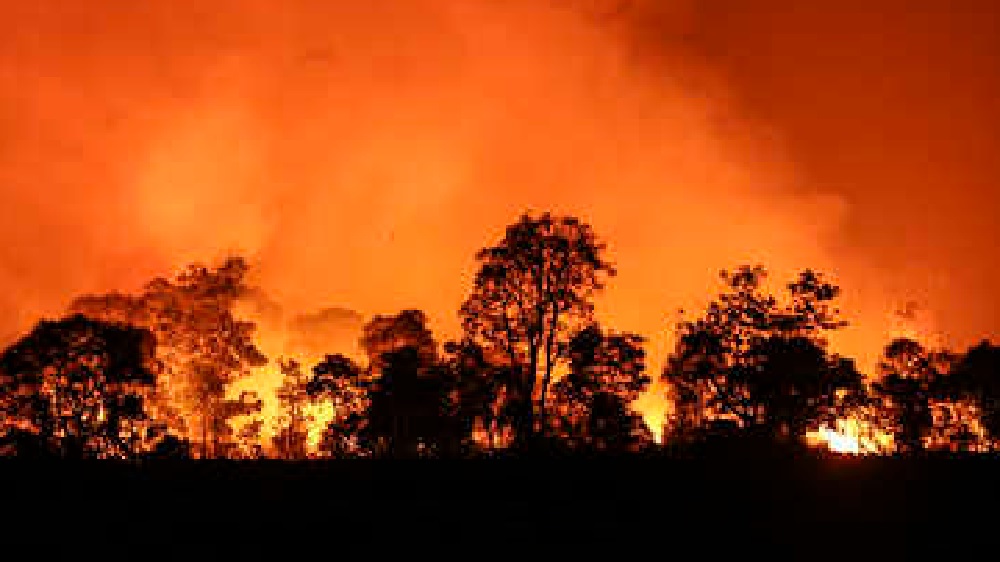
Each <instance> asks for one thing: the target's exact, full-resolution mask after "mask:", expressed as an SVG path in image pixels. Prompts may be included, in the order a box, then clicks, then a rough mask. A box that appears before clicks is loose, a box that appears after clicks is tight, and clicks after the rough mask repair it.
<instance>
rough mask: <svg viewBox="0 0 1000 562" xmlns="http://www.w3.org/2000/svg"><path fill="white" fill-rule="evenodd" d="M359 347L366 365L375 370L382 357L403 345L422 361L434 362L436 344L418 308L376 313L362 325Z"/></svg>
mask: <svg viewBox="0 0 1000 562" xmlns="http://www.w3.org/2000/svg"><path fill="white" fill-rule="evenodd" d="M359 343H360V345H361V349H362V350H364V352H365V354H366V355H367V356H368V364H369V366H370V367H371V369H372V370H373V371H374V372H375V373H378V372H379V371H381V369H382V366H383V365H382V361H383V358H384V357H385V356H386V355H387V354H390V353H392V352H394V351H397V350H399V349H402V348H404V347H412V348H413V349H415V350H416V351H417V353H418V354H419V356H420V360H421V361H422V362H424V363H425V364H428V365H429V364H432V363H435V362H436V361H437V343H436V342H435V341H434V335H433V334H432V333H431V331H430V329H429V328H428V327H427V315H426V314H424V312H423V311H421V310H412V309H411V310H403V311H400V312H399V313H398V314H394V315H377V316H375V317H373V318H372V319H371V320H369V321H368V322H367V323H366V324H365V325H364V327H363V328H362V336H361V340H360V342H359Z"/></svg>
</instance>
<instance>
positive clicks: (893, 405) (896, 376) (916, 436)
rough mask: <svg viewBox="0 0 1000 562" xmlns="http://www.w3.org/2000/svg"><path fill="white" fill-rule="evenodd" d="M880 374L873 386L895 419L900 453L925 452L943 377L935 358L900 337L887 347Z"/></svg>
mask: <svg viewBox="0 0 1000 562" xmlns="http://www.w3.org/2000/svg"><path fill="white" fill-rule="evenodd" d="M879 375H880V376H879V380H878V382H876V383H875V384H874V385H873V386H874V388H875V389H876V391H877V393H878V394H879V396H880V397H881V398H882V399H883V401H884V403H883V407H884V408H885V410H886V412H887V413H888V414H889V416H890V417H891V419H892V420H893V425H894V427H893V430H894V436H895V441H896V448H897V450H898V451H899V452H901V453H906V454H913V453H917V452H920V451H922V450H923V449H924V443H923V441H924V437H925V436H926V435H927V433H928V432H929V431H930V430H931V428H932V427H933V421H934V420H933V416H932V414H931V398H932V396H931V392H932V387H933V386H934V385H935V384H936V382H937V380H938V378H939V376H940V375H941V373H940V372H939V371H938V369H937V368H936V365H935V361H934V357H933V355H932V354H931V353H929V352H928V350H926V349H925V348H924V347H923V346H922V345H921V344H920V343H919V342H916V341H914V340H911V339H907V338H897V339H895V340H893V341H892V342H890V343H889V344H888V345H887V346H886V347H885V351H884V352H883V356H882V361H881V362H880V363H879Z"/></svg>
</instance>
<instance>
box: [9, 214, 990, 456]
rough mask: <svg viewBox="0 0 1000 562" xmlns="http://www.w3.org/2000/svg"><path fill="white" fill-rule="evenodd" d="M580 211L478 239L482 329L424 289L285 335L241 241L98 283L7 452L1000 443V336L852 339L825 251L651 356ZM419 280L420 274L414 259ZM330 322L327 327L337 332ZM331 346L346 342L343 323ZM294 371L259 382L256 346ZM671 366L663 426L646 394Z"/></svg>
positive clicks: (745, 275) (23, 351) (58, 327)
mask: <svg viewBox="0 0 1000 562" xmlns="http://www.w3.org/2000/svg"><path fill="white" fill-rule="evenodd" d="M606 253H607V251H606V245H605V243H604V241H603V240H602V238H601V237H600V236H599V235H598V234H597V233H595V232H594V230H593V229H592V227H591V226H590V225H588V224H587V223H586V222H584V221H583V220H581V219H579V218H577V217H572V216H559V215H553V214H551V213H539V214H529V213H525V214H522V215H521V216H520V217H518V218H517V220H516V221H515V222H513V223H512V224H510V225H509V226H507V227H506V231H505V233H504V236H503V238H502V239H500V240H495V241H493V242H492V243H491V245H488V246H486V247H484V248H483V249H482V250H480V251H479V252H478V253H477V254H476V255H475V256H474V258H475V260H476V263H477V270H476V274H475V278H474V283H473V285H472V286H471V287H470V288H469V292H468V296H467V298H466V299H465V301H464V302H462V303H456V305H457V306H456V309H457V313H458V316H459V319H460V321H461V326H462V335H461V337H460V338H455V339H453V340H452V339H449V340H448V341H439V338H438V337H436V335H435V334H434V333H433V332H432V330H431V329H430V328H429V326H428V318H427V316H426V315H425V313H424V312H422V311H420V310H416V309H409V310H401V311H399V312H398V313H396V314H391V315H374V316H373V317H371V318H369V319H368V320H367V321H366V322H364V323H363V325H362V326H361V327H360V330H358V333H357V349H360V350H361V352H362V353H361V356H360V357H359V356H358V355H357V354H355V355H354V356H352V354H350V353H348V352H345V350H344V349H338V348H335V342H328V343H327V345H329V346H330V347H329V348H328V349H326V350H325V352H323V353H322V354H321V355H320V356H319V357H316V358H315V359H309V358H306V359H303V358H302V357H295V356H292V355H289V356H279V357H268V356H266V355H265V353H264V352H263V351H262V350H261V348H260V347H259V345H258V343H257V335H258V334H257V325H256V324H255V322H254V321H253V320H251V319H248V318H246V317H245V316H243V315H241V312H240V310H241V309H240V305H241V303H243V302H246V301H247V300H249V299H253V298H254V296H255V295H257V294H258V291H257V288H256V287H254V286H253V285H252V284H251V283H250V281H249V279H250V275H249V274H250V265H249V262H248V261H247V260H246V259H245V258H243V257H240V256H232V257H229V258H228V259H225V260H223V261H222V262H220V263H216V264H212V265H210V266H208V265H204V264H192V265H190V266H188V267H186V268H185V269H183V270H182V271H180V272H179V273H177V274H176V275H174V276H172V277H168V278H166V277H165V278H157V279H154V280H152V281H150V282H149V283H147V284H146V286H145V287H144V289H143V290H142V292H140V293H138V294H124V293H112V294H98V295H82V296H79V297H78V298H76V299H75V300H74V301H73V302H72V303H71V304H70V306H69V307H68V309H67V310H66V313H65V316H64V317H62V318H58V319H43V320H40V321H39V322H38V323H37V325H36V326H35V327H34V329H32V330H31V331H30V332H29V333H27V334H25V335H23V337H21V338H20V339H19V340H17V341H16V342H14V343H12V344H11V345H10V346H9V347H7V349H5V350H4V351H3V353H2V355H0V454H2V455H4V456H11V457H19V458H30V459H118V460H129V461H137V462H145V461H153V460H156V459H174V460H177V459H229V460H244V461H250V460H255V459H257V460H261V459H283V460H307V459H315V460H321V459H344V458H366V457H371V458H393V459H409V458H423V457H430V458H489V457H515V458H520V457H533V458H534V457H537V458H552V457H562V458H580V457H587V458H592V457H593V458H596V457H623V456H624V457H636V458H650V457H658V458H685V457H687V458H703V457H711V456H712V455H713V454H716V453H719V452H739V453H740V454H752V455H758V456H759V455H766V454H769V452H779V451H780V452H794V454H796V455H807V456H813V457H830V456H842V455H857V456H861V455H883V456H896V457H915V456H920V457H927V456H934V455H939V456H940V455H945V456H954V455H968V454H976V453H992V452H994V451H995V450H996V441H995V439H994V436H995V435H998V434H1000V346H997V345H994V344H992V343H990V342H988V341H984V342H982V343H981V344H979V345H976V346H973V347H972V348H970V349H967V350H960V351H951V350H946V349H932V348H928V347H925V346H924V345H923V344H921V343H920V342H917V341H913V340H909V339H896V340H893V341H888V342H885V345H884V351H883V353H882V357H881V360H880V362H879V365H878V369H877V372H871V373H862V372H859V369H858V367H857V365H856V363H855V361H853V360H852V359H851V358H849V357H843V356H840V355H838V354H837V353H834V352H833V351H831V350H830V348H829V345H828V342H827V336H828V335H829V334H830V333H832V331H834V330H839V329H842V328H844V327H845V326H847V321H845V320H844V319H843V318H841V314H840V311H839V310H838V307H837V301H838V295H839V294H840V287H838V286H837V285H836V284H834V283H832V282H830V281H829V280H828V279H827V277H826V276H825V275H824V274H823V273H821V272H818V271H814V270H811V269H808V268H804V269H802V270H801V272H800V273H799V274H798V275H797V277H795V278H794V279H788V280H785V283H784V291H782V292H780V293H778V294H771V293H770V292H768V291H766V290H765V289H764V286H763V281H764V280H765V279H766V277H767V275H768V271H767V269H766V267H765V266H763V265H757V264H748V265H737V266H736V267H734V268H731V269H727V270H724V271H722V272H721V273H720V282H721V287H722V290H721V291H720V292H719V294H718V295H717V296H716V298H714V299H712V300H711V301H710V302H708V303H706V306H705V307H704V310H702V311H701V312H700V314H699V315H698V316H697V317H696V318H693V319H690V320H688V321H684V322H682V323H679V324H678V325H676V326H671V327H669V328H670V329H673V330H675V334H676V337H675V341H676V344H675V347H674V349H673V350H672V352H671V353H670V356H669V358H668V360H667V361H666V362H665V366H664V367H663V369H662V372H658V373H650V372H648V371H647V365H646V357H647V355H646V354H647V350H645V349H644V343H645V338H644V337H643V336H642V335H641V334H636V333H632V332H628V331H619V330H617V329H616V328H615V327H614V326H606V325H603V324H602V323H601V322H600V321H598V320H597V319H596V316H595V313H594V299H595V297H596V296H597V295H598V294H599V293H600V292H601V291H602V290H603V289H604V288H605V287H606V286H607V284H608V283H609V282H610V281H611V280H612V279H613V277H614V276H615V273H616V272H615V267H614V264H613V256H608V255H606ZM400 282H404V283H405V280H400ZM314 339H315V338H314ZM319 339H320V343H319V345H323V344H324V342H322V337H319ZM261 368H268V369H271V370H273V371H274V372H275V373H278V374H279V379H278V380H279V384H277V385H276V387H275V388H249V389H247V386H246V385H244V386H243V387H242V388H241V387H240V386H239V383H240V381H241V380H246V378H247V377H248V376H249V375H250V373H251V372H252V371H253V370H254V369H261ZM654 378H655V379H658V380H657V381H655V382H657V383H659V385H658V388H662V389H665V390H664V391H663V394H664V400H666V401H668V403H669V406H670V407H669V408H668V409H667V411H668V415H667V416H666V417H665V418H664V421H663V427H655V428H651V427H649V423H648V422H647V421H646V420H645V419H644V418H643V416H642V415H641V414H640V413H639V412H637V411H636V409H635V407H634V402H635V400H636V399H637V398H638V397H639V396H640V395H641V394H642V393H644V392H647V391H648V390H649V388H650V386H651V384H652V383H653V382H654Z"/></svg>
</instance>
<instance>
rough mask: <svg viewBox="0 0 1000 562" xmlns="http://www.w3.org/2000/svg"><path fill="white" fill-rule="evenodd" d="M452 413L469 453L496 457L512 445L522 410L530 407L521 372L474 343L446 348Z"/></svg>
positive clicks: (453, 344) (451, 343)
mask: <svg viewBox="0 0 1000 562" xmlns="http://www.w3.org/2000/svg"><path fill="white" fill-rule="evenodd" d="M445 354H446V355H445V360H444V362H443V366H444V368H445V369H446V370H447V372H448V376H449V377H450V380H451V388H450V392H449V398H450V402H449V404H450V411H451V415H452V416H453V418H454V419H455V420H456V423H457V424H458V431H459V433H460V434H461V436H462V445H463V446H464V448H465V449H466V450H475V449H478V450H481V451H486V452H488V453H494V452H496V451H497V450H499V449H504V448H506V447H507V446H509V445H510V442H509V441H510V440H509V437H510V435H511V434H512V433H511V432H512V430H513V428H514V426H515V423H516V420H517V419H519V418H521V417H523V416H522V410H521V409H522V408H523V407H524V406H525V405H530V401H529V400H528V399H527V396H528V394H527V392H526V389H525V388H524V384H523V378H522V377H521V376H519V370H518V369H516V368H514V367H512V366H511V365H509V364H508V363H507V362H506V361H504V358H503V357H502V356H497V355H496V354H491V353H490V350H488V349H486V348H484V347H483V346H481V345H480V344H478V343H476V342H474V341H471V340H467V339H466V340H462V341H458V342H448V343H446V344H445Z"/></svg>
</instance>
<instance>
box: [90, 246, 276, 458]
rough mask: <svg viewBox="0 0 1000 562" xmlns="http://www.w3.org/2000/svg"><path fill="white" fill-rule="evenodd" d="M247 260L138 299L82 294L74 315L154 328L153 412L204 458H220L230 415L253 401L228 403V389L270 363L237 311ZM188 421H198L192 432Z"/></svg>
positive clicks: (169, 282)
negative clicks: (158, 368) (158, 370)
mask: <svg viewBox="0 0 1000 562" xmlns="http://www.w3.org/2000/svg"><path fill="white" fill-rule="evenodd" d="M247 272H248V266H247V264H246V261H245V260H243V259H242V258H237V257H233V258H229V259H227V260H225V261H224V262H223V263H222V264H221V265H219V266H218V267H216V268H208V267H205V266H203V265H199V264H193V265H190V266H188V267H187V268H186V269H185V270H183V271H182V272H180V273H179V274H178V275H176V276H175V277H174V278H172V279H166V278H157V279H154V280H153V281H151V282H149V283H148V284H147V285H146V287H145V289H144V291H143V293H142V294H140V295H123V294H119V293H112V294H107V295H97V296H84V297H81V298H78V299H76V300H75V301H74V302H73V303H72V304H71V306H70V310H71V311H73V312H76V313H82V314H84V315H86V316H88V317H90V318H95V319H102V320H112V321H121V322H127V323H129V324H132V325H134V326H139V327H143V328H147V329H149V330H151V331H152V332H153V333H154V334H155V336H156V341H157V356H158V357H159V358H160V360H161V361H162V362H163V364H164V366H165V370H164V372H163V376H162V377H161V379H160V384H159V387H158V389H157V392H156V393H155V394H154V395H153V396H151V400H150V411H151V414H152V415H153V416H154V417H156V418H157V419H161V420H165V421H166V422H167V424H168V426H169V428H170V429H171V431H172V432H174V433H175V434H177V435H179V436H182V437H186V438H190V439H191V440H192V441H197V442H199V443H200V445H201V451H200V453H201V456H202V457H211V456H216V455H217V454H218V453H221V451H220V450H218V449H220V445H221V442H222V440H223V439H224V437H225V435H227V434H228V433H229V432H228V430H227V427H228V426H227V423H228V419H229V418H228V417H227V416H231V415H233V414H232V412H239V411H242V410H243V406H246V405H247V403H243V402H241V401H236V402H235V403H233V401H230V400H227V398H226V391H227V388H228V387H229V385H230V384H231V383H232V382H234V381H235V380H236V379H238V378H239V377H241V376H244V375H246V374H248V373H249V370H250V369H251V368H252V367H259V366H262V365H264V364H266V363H267V358H266V357H265V356H264V355H263V354H262V353H261V351H260V350H259V349H258V348H257V347H256V345H255V344H254V341H253V336H254V333H255V331H256V325H255V324H254V323H253V322H248V321H244V320H240V319H237V318H236V317H235V315H234V314H233V307H234V305H235V304H236V303H237V302H238V301H239V300H240V299H241V298H244V297H246V296H247V295H250V294H251V287H249V286H248V284H247V281H246V276H247ZM189 420H198V423H197V425H196V427H197V428H198V429H200V431H198V430H197V429H196V428H195V427H190V425H189V423H188V421H189Z"/></svg>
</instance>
